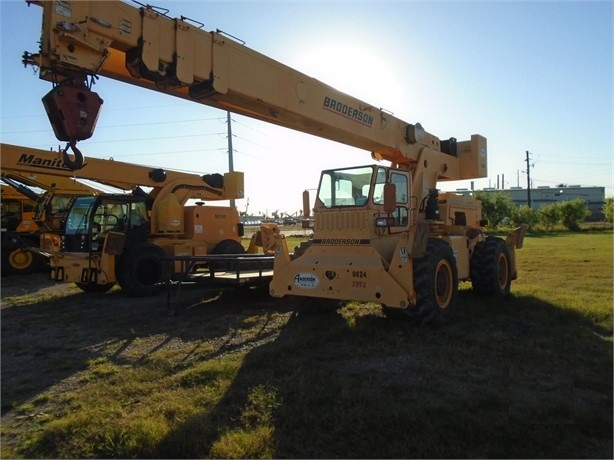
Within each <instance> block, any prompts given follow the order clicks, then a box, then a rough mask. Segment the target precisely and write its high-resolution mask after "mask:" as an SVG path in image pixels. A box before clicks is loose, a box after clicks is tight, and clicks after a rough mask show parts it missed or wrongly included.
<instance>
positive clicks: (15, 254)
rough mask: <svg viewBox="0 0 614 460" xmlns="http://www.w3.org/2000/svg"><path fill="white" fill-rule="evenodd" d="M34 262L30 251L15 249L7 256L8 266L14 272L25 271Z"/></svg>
mask: <svg viewBox="0 0 614 460" xmlns="http://www.w3.org/2000/svg"><path fill="white" fill-rule="evenodd" d="M33 260H34V256H33V255H32V253H31V252H30V251H24V250H22V249H16V250H15V251H12V252H11V253H10V254H9V264H10V265H11V267H13V268H14V269H15V270H25V269H26V268H28V267H29V266H30V265H32V262H33Z"/></svg>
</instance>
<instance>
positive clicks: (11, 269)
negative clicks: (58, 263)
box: [3, 247, 45, 275]
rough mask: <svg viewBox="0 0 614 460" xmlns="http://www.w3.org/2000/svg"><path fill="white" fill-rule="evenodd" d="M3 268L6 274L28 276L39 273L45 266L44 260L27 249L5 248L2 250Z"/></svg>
mask: <svg viewBox="0 0 614 460" xmlns="http://www.w3.org/2000/svg"><path fill="white" fill-rule="evenodd" d="M3 257H5V258H6V260H5V261H3V266H5V267H6V270H7V272H8V273H14V274H24V275H25V274H30V273H35V272H38V271H41V270H42V269H43V267H44V265H45V258H44V257H43V256H41V255H40V254H37V253H35V252H32V251H28V250H27V249H21V248H16V247H13V248H7V249H5V250H3Z"/></svg>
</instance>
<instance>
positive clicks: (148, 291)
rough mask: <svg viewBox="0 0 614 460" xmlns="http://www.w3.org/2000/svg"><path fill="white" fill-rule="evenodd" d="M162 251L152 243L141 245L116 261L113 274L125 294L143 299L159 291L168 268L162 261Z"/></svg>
mask: <svg viewBox="0 0 614 460" xmlns="http://www.w3.org/2000/svg"><path fill="white" fill-rule="evenodd" d="M165 256H166V253H165V252H164V250H163V249H162V248H161V247H159V246H156V245H155V244H153V243H149V242H145V243H141V244H139V245H137V246H135V247H133V248H131V249H129V250H128V251H127V252H125V253H124V254H122V255H121V256H120V258H119V260H118V261H117V267H116V268H115V274H116V276H117V281H118V283H119V285H120V287H121V288H122V291H124V292H125V293H126V294H128V295H130V296H132V297H145V296H150V295H154V294H155V293H157V292H158V291H160V283H162V282H163V281H165V280H166V278H167V276H168V266H167V263H166V262H165V261H164V260H163V258H164V257H165Z"/></svg>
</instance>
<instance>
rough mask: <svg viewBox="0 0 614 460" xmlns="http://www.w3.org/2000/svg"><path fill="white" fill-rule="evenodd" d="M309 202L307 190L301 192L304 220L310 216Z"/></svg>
mask: <svg viewBox="0 0 614 460" xmlns="http://www.w3.org/2000/svg"><path fill="white" fill-rule="evenodd" d="M310 201H311V200H310V199H309V190H305V191H304V192H303V218H305V219H307V218H308V217H309V216H311V207H310V206H309V203H310Z"/></svg>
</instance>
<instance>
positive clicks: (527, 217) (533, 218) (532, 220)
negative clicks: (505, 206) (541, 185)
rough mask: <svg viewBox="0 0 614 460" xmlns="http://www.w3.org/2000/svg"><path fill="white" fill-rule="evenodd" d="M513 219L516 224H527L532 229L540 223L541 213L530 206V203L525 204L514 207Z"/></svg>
mask: <svg viewBox="0 0 614 460" xmlns="http://www.w3.org/2000/svg"><path fill="white" fill-rule="evenodd" d="M511 219H512V223H513V224H514V226H516V227H518V226H520V225H526V227H527V229H528V230H531V229H533V227H535V226H536V225H537V224H538V223H539V213H538V212H537V211H536V210H535V209H533V208H529V206H528V205H526V204H523V205H521V206H515V207H514V208H512V216H511Z"/></svg>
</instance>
